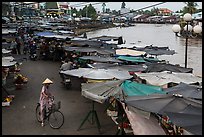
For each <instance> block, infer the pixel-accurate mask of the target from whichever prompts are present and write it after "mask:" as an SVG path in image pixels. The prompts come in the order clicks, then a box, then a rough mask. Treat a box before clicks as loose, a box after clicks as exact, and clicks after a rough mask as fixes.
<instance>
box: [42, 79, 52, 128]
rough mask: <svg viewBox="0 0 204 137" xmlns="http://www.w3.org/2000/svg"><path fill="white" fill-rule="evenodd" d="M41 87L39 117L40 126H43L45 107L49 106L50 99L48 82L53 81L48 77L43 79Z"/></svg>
mask: <svg viewBox="0 0 204 137" xmlns="http://www.w3.org/2000/svg"><path fill="white" fill-rule="evenodd" d="M42 84H43V87H42V89H41V92H40V100H39V103H40V112H41V113H40V114H41V115H40V118H41V121H42V122H41V126H44V114H45V112H46V108H49V107H50V100H51V98H52V96H53V95H52V94H51V92H50V89H49V86H50V84H53V82H52V81H51V80H50V79H48V78H47V79H45V81H44V82H43V83H42Z"/></svg>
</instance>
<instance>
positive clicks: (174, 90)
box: [164, 82, 202, 99]
mask: <svg viewBox="0 0 204 137" xmlns="http://www.w3.org/2000/svg"><path fill="white" fill-rule="evenodd" d="M164 91H165V92H166V93H167V94H181V95H183V96H184V97H189V98H195V99H202V88H198V87H196V86H193V85H188V84H185V83H183V82H181V83H180V84H179V85H177V86H174V87H171V88H167V89H164Z"/></svg>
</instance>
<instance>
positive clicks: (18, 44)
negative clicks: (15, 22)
mask: <svg viewBox="0 0 204 137" xmlns="http://www.w3.org/2000/svg"><path fill="white" fill-rule="evenodd" d="M15 41H16V48H17V54H18V55H20V54H21V42H20V40H19V39H18V38H15Z"/></svg>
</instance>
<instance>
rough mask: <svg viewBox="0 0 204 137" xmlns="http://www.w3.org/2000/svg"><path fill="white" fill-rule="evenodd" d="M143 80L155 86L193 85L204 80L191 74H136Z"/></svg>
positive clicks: (166, 72)
mask: <svg viewBox="0 0 204 137" xmlns="http://www.w3.org/2000/svg"><path fill="white" fill-rule="evenodd" d="M136 75H137V76H138V77H140V78H141V79H145V80H146V81H147V83H148V84H151V85H155V86H163V85H166V84H168V83H178V84H179V83H180V82H183V83H186V84H193V83H197V82H202V78H200V77H197V76H195V75H193V74H191V73H176V72H169V71H163V72H151V73H141V74H139V73H137V74H136Z"/></svg>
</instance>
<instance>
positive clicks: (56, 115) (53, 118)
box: [48, 110, 64, 129]
mask: <svg viewBox="0 0 204 137" xmlns="http://www.w3.org/2000/svg"><path fill="white" fill-rule="evenodd" d="M48 122H49V124H50V127H51V128H54V129H59V128H60V127H61V126H62V125H63V124H64V115H63V114H62V112H60V111H59V110H56V111H54V112H52V113H51V114H50V115H49V117H48Z"/></svg>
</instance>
